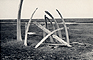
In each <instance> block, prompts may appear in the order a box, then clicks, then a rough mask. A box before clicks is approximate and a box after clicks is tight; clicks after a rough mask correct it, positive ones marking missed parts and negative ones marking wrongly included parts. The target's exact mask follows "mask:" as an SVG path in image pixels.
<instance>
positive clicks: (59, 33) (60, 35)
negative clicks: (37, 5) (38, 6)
mask: <svg viewBox="0 0 93 60" xmlns="http://www.w3.org/2000/svg"><path fill="white" fill-rule="evenodd" d="M45 13H47V14H48V15H49V16H50V17H51V18H52V19H53V20H54V22H55V24H56V26H57V29H59V25H58V23H57V21H56V20H55V19H54V17H53V16H52V15H51V14H50V13H49V12H48V11H45ZM58 35H59V37H60V38H61V39H62V34H61V31H58Z"/></svg>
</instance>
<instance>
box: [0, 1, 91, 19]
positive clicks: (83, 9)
mask: <svg viewBox="0 0 93 60" xmlns="http://www.w3.org/2000/svg"><path fill="white" fill-rule="evenodd" d="M19 3H20V0H0V19H16V18H17V13H18V7H19ZM36 8H38V10H37V11H36V13H35V15H34V17H33V18H35V19H37V18H44V15H45V12H44V11H49V12H50V13H51V14H52V15H53V16H54V17H55V18H60V17H59V15H58V14H57V12H56V9H58V10H59V11H60V12H61V14H62V15H63V18H93V0H24V1H23V7H22V16H21V18H26V19H29V18H30V16H31V14H32V13H33V11H34V10H35V9H36Z"/></svg>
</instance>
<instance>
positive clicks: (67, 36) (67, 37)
mask: <svg viewBox="0 0 93 60" xmlns="http://www.w3.org/2000/svg"><path fill="white" fill-rule="evenodd" d="M56 11H57V12H58V14H59V15H60V17H61V20H62V21H63V25H64V27H65V33H66V39H67V42H68V43H69V35H68V31H67V26H66V24H65V21H64V19H63V17H62V15H61V13H60V12H59V11H58V10H57V9H56Z"/></svg>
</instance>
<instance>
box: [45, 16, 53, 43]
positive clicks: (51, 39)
mask: <svg viewBox="0 0 93 60" xmlns="http://www.w3.org/2000/svg"><path fill="white" fill-rule="evenodd" d="M44 17H45V26H46V28H48V24H47V20H48V21H49V22H50V23H51V25H52V21H51V20H50V19H48V18H47V17H46V15H45V16H44ZM44 33H45V32H44ZM45 34H46V33H45ZM44 37H45V36H44ZM50 41H51V42H53V38H52V36H50Z"/></svg>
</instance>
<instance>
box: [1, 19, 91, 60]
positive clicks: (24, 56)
mask: <svg viewBox="0 0 93 60" xmlns="http://www.w3.org/2000/svg"><path fill="white" fill-rule="evenodd" d="M2 22H4V21H2ZM7 22H8V23H0V24H1V31H0V34H1V40H0V41H1V53H0V54H1V60H18V59H20V60H92V59H93V24H71V25H70V24H68V25H67V26H68V27H69V29H68V32H69V37H70V43H71V45H72V47H70V48H69V47H67V46H48V43H50V41H49V39H47V40H46V44H42V45H40V46H39V47H38V48H36V49H35V48H34V47H35V45H36V44H37V43H38V42H39V41H40V40H41V39H42V38H43V36H42V30H41V29H40V28H38V27H37V26H35V25H33V24H32V25H31V26H30V31H32V32H36V33H37V35H32V36H30V35H29V36H28V46H27V47H26V46H24V45H23V41H17V40H16V30H17V29H16V21H15V20H14V21H12V22H13V23H9V21H7ZM14 22H15V23H14ZM66 22H79V23H82V22H83V23H93V19H92V20H90V19H89V20H82V21H81V20H74V19H72V20H66ZM24 26H25V24H24V23H22V25H21V28H22V39H23V40H24V35H25V27H24ZM60 27H62V26H60ZM50 28H51V27H50ZM62 36H63V37H64V38H65V32H64V30H62ZM64 40H65V39H64ZM65 41H66V40H65ZM73 42H74V43H73ZM75 42H79V43H75Z"/></svg>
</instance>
